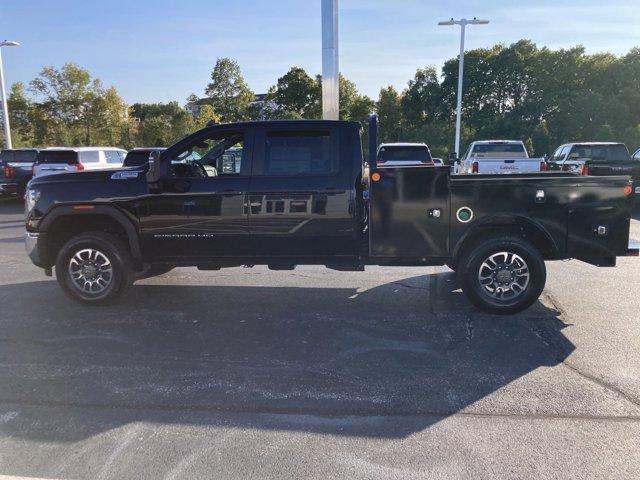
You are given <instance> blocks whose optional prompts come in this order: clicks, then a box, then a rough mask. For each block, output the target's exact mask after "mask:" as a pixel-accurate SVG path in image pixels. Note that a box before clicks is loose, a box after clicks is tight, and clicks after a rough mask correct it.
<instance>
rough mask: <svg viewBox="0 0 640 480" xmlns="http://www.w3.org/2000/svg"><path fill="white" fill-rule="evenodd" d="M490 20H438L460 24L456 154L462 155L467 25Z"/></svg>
mask: <svg viewBox="0 0 640 480" xmlns="http://www.w3.org/2000/svg"><path fill="white" fill-rule="evenodd" d="M487 23H489V20H478V19H477V18H476V17H473V20H467V19H466V18H463V19H461V20H454V19H453V18H452V19H451V20H447V21H444V22H438V25H460V58H459V60H458V105H457V107H456V152H455V153H456V156H458V157H460V123H461V119H462V78H463V76H464V33H465V28H466V26H467V25H486V24H487Z"/></svg>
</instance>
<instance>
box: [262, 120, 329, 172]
mask: <svg viewBox="0 0 640 480" xmlns="http://www.w3.org/2000/svg"><path fill="white" fill-rule="evenodd" d="M263 148H264V150H263V168H262V172H261V173H262V174H263V175H267V176H285V177H290V176H303V175H331V174H334V173H337V172H338V171H339V168H340V165H339V156H338V155H337V151H338V149H337V133H336V130H335V129H333V128H319V129H317V130H316V129H309V130H285V129H283V130H280V129H268V130H267V131H266V132H265V136H264V144H263Z"/></svg>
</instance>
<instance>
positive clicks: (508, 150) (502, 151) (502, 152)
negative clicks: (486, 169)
mask: <svg viewBox="0 0 640 480" xmlns="http://www.w3.org/2000/svg"><path fill="white" fill-rule="evenodd" d="M471 155H472V156H473V157H478V158H483V157H485V158H491V157H516V158H525V157H526V156H527V151H526V150H525V148H524V145H522V144H521V143H488V144H486V143H482V144H476V145H474V147H473V151H472V152H471Z"/></svg>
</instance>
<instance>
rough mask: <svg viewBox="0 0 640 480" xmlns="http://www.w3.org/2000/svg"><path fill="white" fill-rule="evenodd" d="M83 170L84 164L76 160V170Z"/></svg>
mask: <svg viewBox="0 0 640 480" xmlns="http://www.w3.org/2000/svg"><path fill="white" fill-rule="evenodd" d="M83 170H84V165H83V164H81V163H80V162H78V163H77V164H76V172H82V171H83Z"/></svg>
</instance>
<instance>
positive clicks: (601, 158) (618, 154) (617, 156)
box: [569, 144, 629, 162]
mask: <svg viewBox="0 0 640 480" xmlns="http://www.w3.org/2000/svg"><path fill="white" fill-rule="evenodd" d="M569 157H570V158H572V159H573V160H588V161H591V162H625V161H629V151H628V150H627V147H626V146H624V145H622V144H619V145H574V146H573V148H572V149H571V153H570V154H569Z"/></svg>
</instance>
